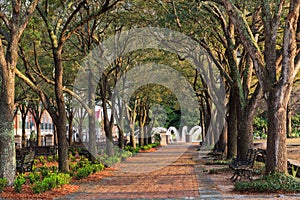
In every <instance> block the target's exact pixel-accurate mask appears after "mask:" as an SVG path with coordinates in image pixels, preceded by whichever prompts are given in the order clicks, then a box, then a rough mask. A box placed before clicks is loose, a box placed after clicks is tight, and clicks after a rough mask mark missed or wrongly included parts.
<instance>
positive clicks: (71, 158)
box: [68, 153, 76, 162]
mask: <svg viewBox="0 0 300 200" xmlns="http://www.w3.org/2000/svg"><path fill="white" fill-rule="evenodd" d="M68 157H69V160H71V161H72V162H74V161H75V160H76V159H75V157H74V156H73V155H72V154H71V153H69V155H68Z"/></svg>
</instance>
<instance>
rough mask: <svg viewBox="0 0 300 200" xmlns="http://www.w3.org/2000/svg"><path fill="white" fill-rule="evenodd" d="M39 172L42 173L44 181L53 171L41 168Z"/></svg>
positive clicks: (44, 167) (45, 167)
mask: <svg viewBox="0 0 300 200" xmlns="http://www.w3.org/2000/svg"><path fill="white" fill-rule="evenodd" d="M39 171H40V172H41V175H42V178H43V179H44V178H45V177H46V176H48V175H49V174H50V173H51V169H50V168H49V167H47V166H42V167H40V168H39Z"/></svg>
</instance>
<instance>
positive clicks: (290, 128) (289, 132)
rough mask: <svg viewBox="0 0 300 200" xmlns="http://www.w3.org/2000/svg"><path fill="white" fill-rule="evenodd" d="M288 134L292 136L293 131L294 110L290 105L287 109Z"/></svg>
mask: <svg viewBox="0 0 300 200" xmlns="http://www.w3.org/2000/svg"><path fill="white" fill-rule="evenodd" d="M286 112H287V113H286V118H287V119H286V136H287V137H288V138H290V137H291V133H292V131H293V129H292V110H291V109H290V107H288V109H287V111H286Z"/></svg>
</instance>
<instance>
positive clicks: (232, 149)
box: [227, 90, 238, 159]
mask: <svg viewBox="0 0 300 200" xmlns="http://www.w3.org/2000/svg"><path fill="white" fill-rule="evenodd" d="M235 100H236V99H235V98H234V91H233V90H231V91H230V96H229V110H228V112H229V116H228V120H227V124H228V131H227V134H228V135H227V138H228V141H227V158H228V159H231V158H233V157H235V156H236V155H237V136H238V127H237V124H238V118H237V110H236V101H235Z"/></svg>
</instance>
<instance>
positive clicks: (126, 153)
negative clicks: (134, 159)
mask: <svg viewBox="0 0 300 200" xmlns="http://www.w3.org/2000/svg"><path fill="white" fill-rule="evenodd" d="M131 156H132V153H131V152H130V151H124V152H122V154H121V159H122V160H125V159H126V158H129V157H131Z"/></svg>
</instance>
